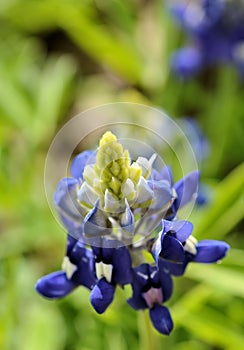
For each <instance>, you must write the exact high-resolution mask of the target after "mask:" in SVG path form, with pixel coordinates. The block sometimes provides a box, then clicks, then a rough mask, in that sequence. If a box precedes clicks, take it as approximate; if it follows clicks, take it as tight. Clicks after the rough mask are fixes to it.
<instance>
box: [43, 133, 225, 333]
mask: <svg viewBox="0 0 244 350" xmlns="http://www.w3.org/2000/svg"><path fill="white" fill-rule="evenodd" d="M155 158H156V155H152V156H151V157H150V159H146V158H144V157H138V159H137V160H135V161H133V160H131V158H130V154H129V152H128V151H127V150H124V149H123V147H122V145H121V144H120V143H119V142H118V141H117V138H116V136H115V135H113V134H112V133H111V132H106V133H105V134H104V135H103V136H102V138H101V140H100V143H99V148H98V149H97V151H85V152H82V153H81V154H79V155H78V156H77V157H75V159H74V161H73V162H72V164H71V177H69V178H65V179H62V180H61V181H60V182H59V184H58V186H57V190H56V192H55V194H54V202H55V205H56V208H57V211H58V213H59V216H60V219H61V220H62V222H63V224H64V226H65V228H66V229H67V232H68V237H67V248H66V255H65V257H64V261H63V264H62V270H60V271H57V272H53V273H50V274H49V275H46V276H44V277H42V278H40V279H39V280H38V281H37V284H36V290H37V292H39V293H40V294H41V295H42V296H44V297H47V298H50V299H57V298H61V297H64V296H66V295H67V294H69V293H70V292H72V291H73V290H74V289H75V288H76V287H78V286H84V287H86V288H88V289H89V290H90V302H91V304H92V306H93V308H94V309H95V311H96V312H97V313H99V314H101V313H103V312H105V311H106V309H107V308H108V306H109V305H110V304H111V303H112V301H113V298H114V294H115V291H116V288H117V286H118V287H122V288H123V287H124V286H125V285H127V284H131V285H132V289H133V295H132V297H131V298H130V299H129V300H128V303H129V304H130V305H131V306H132V307H133V308H134V309H136V310H140V309H149V314H150V318H151V321H152V323H153V325H154V327H155V328H156V329H157V330H158V331H159V332H160V333H162V334H169V333H170V332H171V330H172V328H173V322H172V319H171V316H170V313H169V310H168V309H167V308H166V307H165V306H164V305H163V304H164V303H165V302H166V301H167V300H168V299H169V298H170V296H171V294H172V289H173V287H172V278H171V275H179V274H183V272H184V269H185V267H186V265H187V264H188V262H190V261H203V262H213V261H216V260H219V259H221V258H222V257H223V256H224V255H225V253H226V251H227V249H228V247H227V245H226V244H225V243H224V242H222V243H221V242H217V243H214V241H202V242H199V243H198V244H197V243H195V241H194V239H193V238H191V237H192V236H191V232H192V224H191V223H189V222H183V221H178V220H177V214H178V210H179V209H181V208H182V207H183V206H184V205H186V204H187V203H188V202H190V201H191V200H193V199H195V198H196V195H197V188H198V182H199V172H198V171H193V172H191V173H190V174H187V175H186V176H185V177H184V178H183V179H181V180H179V181H177V182H176V183H174V182H173V178H172V174H171V170H170V168H169V167H164V168H163V169H161V170H160V171H158V170H156V169H155V168H154V167H153V164H154V161H155ZM182 223H184V225H183V227H184V229H183V228H182ZM158 232H159V233H158ZM145 249H146V250H147V251H149V252H150V253H152V254H153V256H154V258H155V263H153V264H151V265H150V264H148V263H147V260H146V259H145V258H144V254H143V250H145ZM175 265H176V266H175ZM178 265H179V266H180V268H181V270H180V272H179V271H178V270H177V268H179V267H178ZM176 270H177V271H176ZM175 271H176V272H175Z"/></svg>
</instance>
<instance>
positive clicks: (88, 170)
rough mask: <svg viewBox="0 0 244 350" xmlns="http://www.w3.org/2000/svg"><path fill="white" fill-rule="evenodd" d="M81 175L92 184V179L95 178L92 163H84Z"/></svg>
mask: <svg viewBox="0 0 244 350" xmlns="http://www.w3.org/2000/svg"><path fill="white" fill-rule="evenodd" d="M83 177H84V179H85V180H86V181H87V182H88V183H89V184H90V185H92V184H93V182H94V180H95V179H96V177H97V175H96V172H95V170H94V165H90V164H89V165H86V166H85V168H84V171H83Z"/></svg>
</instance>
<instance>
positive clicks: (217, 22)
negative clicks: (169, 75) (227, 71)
mask: <svg viewBox="0 0 244 350" xmlns="http://www.w3.org/2000/svg"><path fill="white" fill-rule="evenodd" d="M170 8H171V12H172V14H173V15H174V17H175V18H176V20H177V21H178V22H179V23H180V25H181V26H182V28H183V29H184V30H185V31H186V32H187V33H188V34H189V36H190V38H191V39H192V44H191V45H190V46H189V45H188V46H187V47H185V48H182V49H179V50H178V51H176V52H175V53H174V54H173V56H172V68H173V70H174V71H175V72H176V74H178V75H179V76H181V77H183V78H189V77H191V76H193V75H195V74H196V73H197V72H199V71H200V70H201V69H202V68H205V67H208V66H212V65H216V64H222V63H231V64H233V65H234V66H235V67H236V68H237V69H238V70H239V72H240V74H241V75H242V76H244V75H243V72H244V4H243V2H242V1H236V0H215V1H210V0H196V1H186V0H179V1H176V2H174V3H173V4H171V6H170Z"/></svg>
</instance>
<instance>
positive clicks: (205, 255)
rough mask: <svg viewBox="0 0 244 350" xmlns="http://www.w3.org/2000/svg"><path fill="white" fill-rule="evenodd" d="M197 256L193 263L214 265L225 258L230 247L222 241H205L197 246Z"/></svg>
mask: <svg viewBox="0 0 244 350" xmlns="http://www.w3.org/2000/svg"><path fill="white" fill-rule="evenodd" d="M196 248H197V255H196V256H195V257H194V258H193V259H192V261H196V262H201V263H213V262H217V261H218V260H221V259H223V258H224V257H225V255H226V253H227V251H228V250H229V248H230V246H229V245H228V244H227V243H225V242H222V241H214V240H203V241H200V242H199V243H198V244H197V245H196Z"/></svg>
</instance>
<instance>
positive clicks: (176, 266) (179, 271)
mask: <svg viewBox="0 0 244 350" xmlns="http://www.w3.org/2000/svg"><path fill="white" fill-rule="evenodd" d="M189 261H190V260H189ZM189 261H188V259H187V257H185V260H184V262H180V263H173V262H170V261H167V260H164V259H159V260H158V269H159V271H163V272H165V273H167V274H170V275H173V276H182V275H183V274H184V272H185V269H186V266H187V264H188V262H189Z"/></svg>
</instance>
